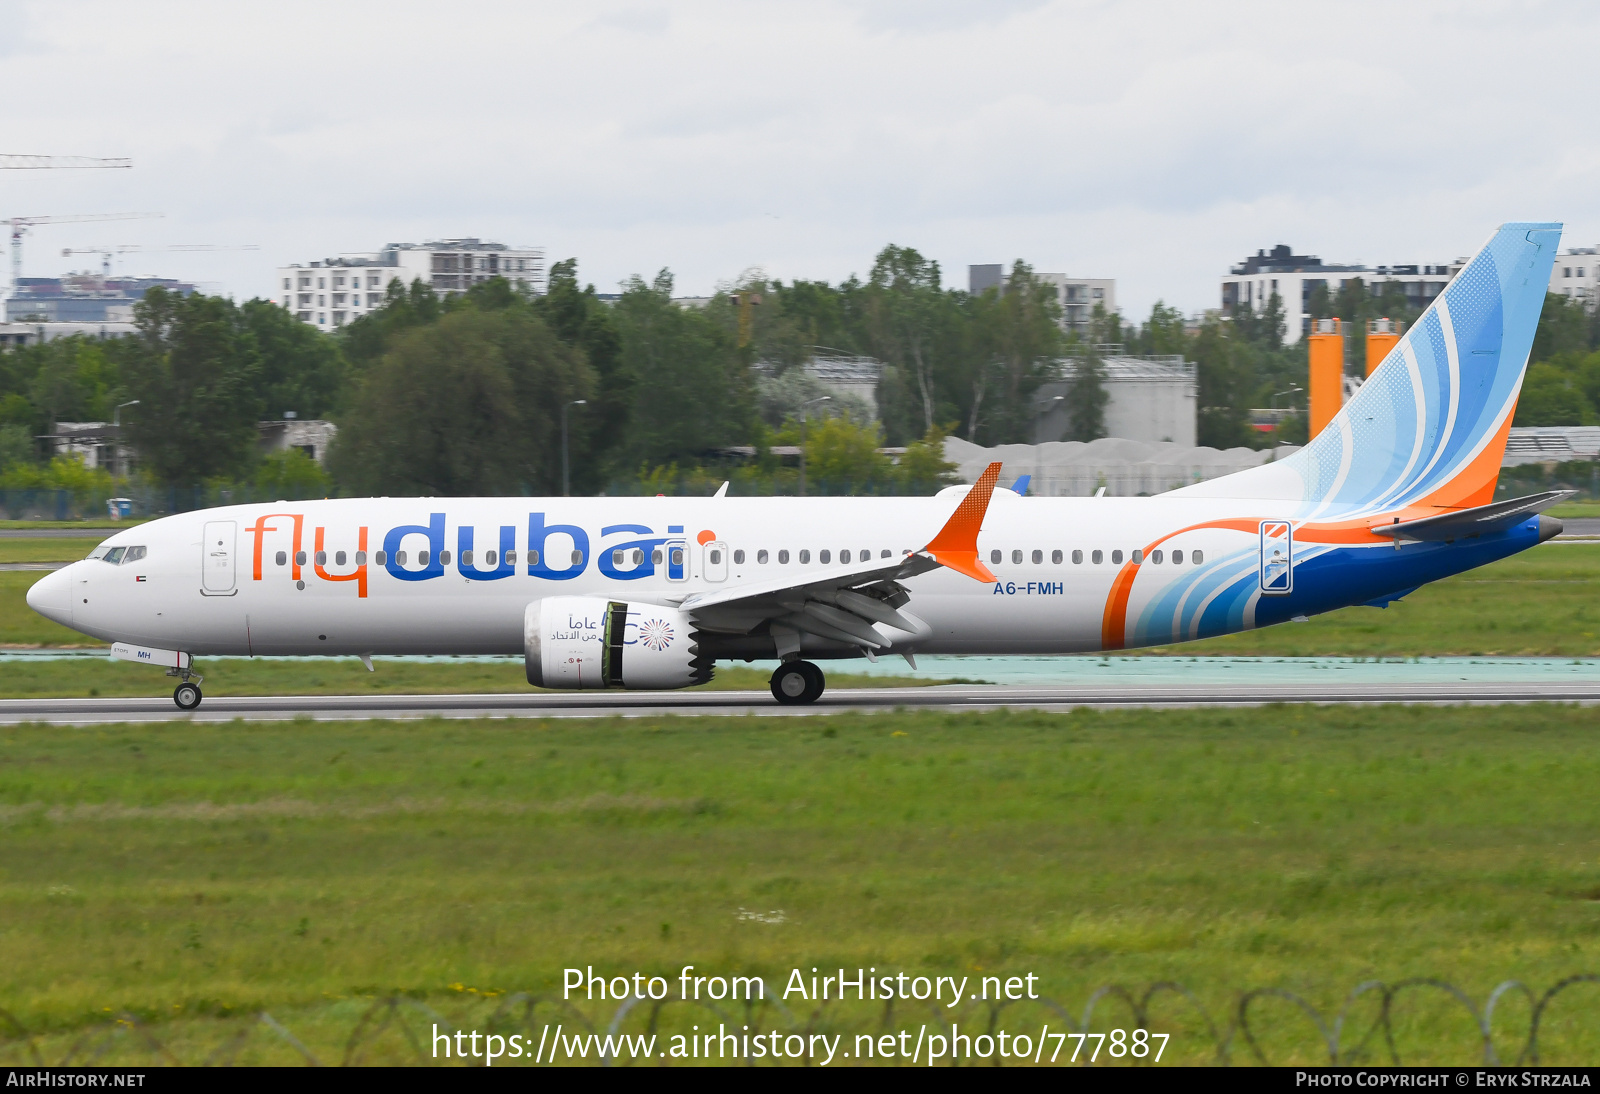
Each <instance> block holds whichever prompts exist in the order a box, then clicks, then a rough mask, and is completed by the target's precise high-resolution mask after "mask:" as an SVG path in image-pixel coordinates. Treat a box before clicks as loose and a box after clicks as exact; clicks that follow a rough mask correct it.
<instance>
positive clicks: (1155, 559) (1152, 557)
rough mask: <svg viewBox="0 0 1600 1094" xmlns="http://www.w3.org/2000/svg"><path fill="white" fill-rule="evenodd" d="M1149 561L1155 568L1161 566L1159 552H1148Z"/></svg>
mask: <svg viewBox="0 0 1600 1094" xmlns="http://www.w3.org/2000/svg"><path fill="white" fill-rule="evenodd" d="M1150 561H1151V562H1153V563H1155V564H1156V565H1157V566H1159V565H1161V552H1160V551H1151V552H1150Z"/></svg>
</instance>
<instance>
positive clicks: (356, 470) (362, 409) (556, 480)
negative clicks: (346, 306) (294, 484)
mask: <svg viewBox="0 0 1600 1094" xmlns="http://www.w3.org/2000/svg"><path fill="white" fill-rule="evenodd" d="M388 346H389V348H388V349H387V351H386V352H385V353H384V354H383V356H382V357H380V358H379V359H378V360H377V362H376V363H374V364H373V365H372V366H371V367H370V368H369V370H368V373H367V375H366V377H365V378H364V379H363V380H362V382H361V385H360V388H359V390H358V392H357V393H356V395H355V398H354V400H353V402H352V405H351V408H350V411H349V413H348V415H347V417H346V421H345V424H344V428H343V429H342V430H341V431H340V433H339V436H338V439H337V441H336V442H335V444H334V449H333V453H332V455H331V457H330V460H331V464H332V469H333V472H334V474H335V476H336V477H337V478H338V480H339V481H340V482H341V483H342V484H343V485H344V486H345V487H346V488H347V489H349V490H351V491H353V492H368V493H374V494H380V493H381V494H428V495H438V496H445V497H451V496H461V495H468V494H516V493H527V492H540V493H554V492H555V491H557V490H559V489H560V485H561V470H560V469H561V451H560V425H559V421H560V413H561V407H562V406H563V405H564V404H565V403H566V402H568V401H570V400H572V399H581V398H587V397H588V396H590V395H592V394H593V385H594V377H593V373H592V371H591V370H590V369H589V367H588V365H587V364H586V363H585V362H584V360H583V357H582V355H581V354H579V353H577V352H575V351H574V350H573V349H571V348H570V347H568V346H565V345H563V344H562V343H561V341H560V340H559V339H557V338H556V337H555V335H554V334H553V333H552V332H551V331H550V328H549V327H548V326H547V325H546V324H545V323H544V322H543V321H542V320H541V319H539V318H538V316H536V315H534V314H533V312H532V310H531V309H530V308H528V307H527V306H526V305H519V306H515V307H506V308H501V309H498V310H484V309H482V308H480V307H478V306H476V305H474V304H472V303H470V302H469V303H467V304H464V305H462V306H460V307H457V308H455V309H453V310H452V311H451V312H450V313H449V314H447V315H444V316H442V317H441V318H439V319H438V321H437V322H434V323H431V324H428V325H425V326H415V327H412V328H411V329H406V330H401V331H399V332H398V333H393V334H391V335H390V336H389V342H388Z"/></svg>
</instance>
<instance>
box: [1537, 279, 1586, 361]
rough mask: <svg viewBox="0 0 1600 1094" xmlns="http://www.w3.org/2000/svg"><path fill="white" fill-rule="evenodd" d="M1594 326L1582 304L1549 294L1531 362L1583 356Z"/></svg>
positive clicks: (1546, 297) (1540, 314)
mask: <svg viewBox="0 0 1600 1094" xmlns="http://www.w3.org/2000/svg"><path fill="white" fill-rule="evenodd" d="M1590 328H1591V323H1590V320H1589V314H1588V313H1587V312H1586V311H1585V310H1584V307H1583V302H1582V301H1579V300H1574V299H1573V298H1571V297H1568V296H1561V295H1559V294H1558V293H1553V292H1547V293H1545V297H1544V307H1543V308H1541V309H1540V311H1539V325H1538V327H1537V328H1536V329H1535V330H1534V334H1533V352H1532V353H1531V354H1530V355H1529V357H1530V360H1534V361H1548V360H1549V359H1550V358H1552V357H1555V356H1557V355H1558V354H1564V353H1573V352H1580V353H1581V352H1582V351H1584V350H1587V349H1589V348H1591V347H1590V342H1589V333H1590Z"/></svg>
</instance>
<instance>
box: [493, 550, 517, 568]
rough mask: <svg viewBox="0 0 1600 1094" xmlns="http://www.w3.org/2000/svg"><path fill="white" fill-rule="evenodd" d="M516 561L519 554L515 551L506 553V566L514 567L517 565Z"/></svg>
mask: <svg viewBox="0 0 1600 1094" xmlns="http://www.w3.org/2000/svg"><path fill="white" fill-rule="evenodd" d="M491 561H492V560H491ZM516 561H517V552H515V551H507V552H506V565H507V566H513V565H515V564H516Z"/></svg>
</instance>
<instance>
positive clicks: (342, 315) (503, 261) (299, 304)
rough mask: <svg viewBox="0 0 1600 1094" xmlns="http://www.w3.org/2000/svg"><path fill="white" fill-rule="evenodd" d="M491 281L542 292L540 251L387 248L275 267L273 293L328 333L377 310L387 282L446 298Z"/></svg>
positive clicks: (438, 245)
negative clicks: (427, 288) (424, 288)
mask: <svg viewBox="0 0 1600 1094" xmlns="http://www.w3.org/2000/svg"><path fill="white" fill-rule="evenodd" d="M493 277H503V278H505V279H506V280H507V281H509V282H511V284H512V285H513V286H515V287H516V288H517V289H519V290H521V291H523V292H533V293H542V292H544V290H545V270H544V249H543V248H541V247H508V246H507V245H506V244H504V243H485V242H484V241H483V240H481V239H471V238H469V239H439V240H431V241H429V242H427V243H391V244H389V245H388V246H387V247H385V248H384V249H383V250H381V251H374V252H372V253H363V254H350V255H340V256H339V257H337V258H325V259H322V260H321V261H320V262H308V263H306V264H304V265H301V264H298V263H296V264H295V265H292V266H282V267H279V269H278V273H277V280H276V282H275V286H274V294H275V299H276V300H277V301H278V303H279V304H281V305H282V306H283V308H284V309H285V310H286V311H291V312H293V313H294V315H295V318H296V319H299V320H300V321H301V322H303V323H309V324H311V325H312V326H315V327H319V328H321V329H323V330H333V329H336V328H338V327H342V326H344V325H345V324H346V323H350V322H353V321H354V320H356V319H359V318H360V317H361V316H363V315H366V314H368V313H369V312H371V311H373V310H374V309H375V308H380V307H382V306H383V301H384V297H385V296H386V295H387V293H388V290H389V283H390V282H391V281H396V280H398V281H399V282H400V283H401V284H402V285H407V286H409V285H410V284H411V283H412V282H413V281H421V282H422V283H423V284H424V285H428V286H430V287H431V288H432V289H433V290H434V291H435V292H437V293H439V294H440V295H441V296H448V295H450V294H452V293H458V292H465V291H466V290H467V289H470V288H472V286H473V285H476V284H478V283H480V282H483V281H488V280H489V279H490V278H493Z"/></svg>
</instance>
